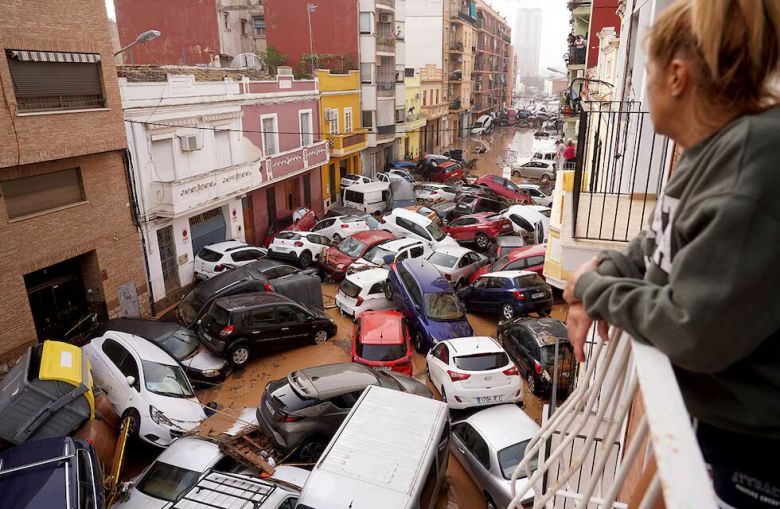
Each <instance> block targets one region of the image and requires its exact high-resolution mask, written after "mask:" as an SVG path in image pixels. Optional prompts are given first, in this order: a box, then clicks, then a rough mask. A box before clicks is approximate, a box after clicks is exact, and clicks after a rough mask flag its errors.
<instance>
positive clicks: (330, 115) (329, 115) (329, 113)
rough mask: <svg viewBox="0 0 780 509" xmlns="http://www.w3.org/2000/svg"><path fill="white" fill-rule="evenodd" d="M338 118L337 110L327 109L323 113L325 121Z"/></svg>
mask: <svg viewBox="0 0 780 509" xmlns="http://www.w3.org/2000/svg"><path fill="white" fill-rule="evenodd" d="M338 118H339V110H335V109H329V110H326V111H325V120H327V121H329V122H330V121H331V120H337V119H338Z"/></svg>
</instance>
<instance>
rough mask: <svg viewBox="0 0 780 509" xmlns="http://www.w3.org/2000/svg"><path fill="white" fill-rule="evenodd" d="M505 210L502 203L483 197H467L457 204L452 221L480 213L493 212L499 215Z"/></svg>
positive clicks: (459, 200)
mask: <svg viewBox="0 0 780 509" xmlns="http://www.w3.org/2000/svg"><path fill="white" fill-rule="evenodd" d="M503 209H504V206H503V205H502V204H501V202H500V201H496V200H491V199H490V198H483V197H481V196H470V195H466V196H463V197H462V198H460V199H458V201H457V202H455V209H454V210H453V211H452V219H456V218H458V217H460V216H467V215H470V214H478V213H480V212H493V213H495V214H498V213H499V212H501V211H502V210H503Z"/></svg>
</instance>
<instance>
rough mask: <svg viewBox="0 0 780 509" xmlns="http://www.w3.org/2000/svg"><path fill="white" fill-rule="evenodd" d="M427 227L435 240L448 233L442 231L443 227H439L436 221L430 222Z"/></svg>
mask: <svg viewBox="0 0 780 509" xmlns="http://www.w3.org/2000/svg"><path fill="white" fill-rule="evenodd" d="M425 229H426V230H428V233H430V234H431V237H433V240H441V239H443V238H444V237H446V234H445V233H444V232H443V231H442V229H441V228H439V225H438V224H436V223H431V224H429V225H428V226H426V227H425Z"/></svg>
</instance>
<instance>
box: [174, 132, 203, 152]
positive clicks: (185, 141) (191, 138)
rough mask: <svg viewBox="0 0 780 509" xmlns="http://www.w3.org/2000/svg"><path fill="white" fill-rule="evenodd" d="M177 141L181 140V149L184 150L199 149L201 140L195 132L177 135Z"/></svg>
mask: <svg viewBox="0 0 780 509" xmlns="http://www.w3.org/2000/svg"><path fill="white" fill-rule="evenodd" d="M179 141H180V142H181V149H182V150H183V151H185V152H192V151H193V150H200V149H201V140H200V137H199V136H198V135H197V134H188V135H186V136H179Z"/></svg>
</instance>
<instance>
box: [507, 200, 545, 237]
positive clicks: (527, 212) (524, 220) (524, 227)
mask: <svg viewBox="0 0 780 509" xmlns="http://www.w3.org/2000/svg"><path fill="white" fill-rule="evenodd" d="M501 215H503V216H504V217H505V218H507V219H509V220H510V221H512V227H513V228H514V231H515V233H517V234H518V235H522V236H524V237H525V238H526V239H527V240H528V241H529V243H531V244H541V243H542V242H547V236H548V235H549V230H550V218H549V217H547V216H545V215H544V214H542V213H541V212H539V211H538V210H536V209H535V208H534V206H531V205H512V206H511V207H509V208H508V209H505V210H502V211H501Z"/></svg>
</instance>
